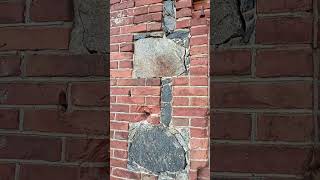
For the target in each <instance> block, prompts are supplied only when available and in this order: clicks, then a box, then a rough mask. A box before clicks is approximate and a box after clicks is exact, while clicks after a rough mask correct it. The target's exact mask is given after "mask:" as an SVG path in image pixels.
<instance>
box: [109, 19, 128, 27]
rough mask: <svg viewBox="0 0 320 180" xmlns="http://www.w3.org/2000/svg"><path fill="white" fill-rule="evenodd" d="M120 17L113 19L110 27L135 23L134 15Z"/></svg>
mask: <svg viewBox="0 0 320 180" xmlns="http://www.w3.org/2000/svg"><path fill="white" fill-rule="evenodd" d="M120 18H121V19H120ZM120 18H114V19H111V20H110V27H119V26H125V25H130V24H133V17H120Z"/></svg>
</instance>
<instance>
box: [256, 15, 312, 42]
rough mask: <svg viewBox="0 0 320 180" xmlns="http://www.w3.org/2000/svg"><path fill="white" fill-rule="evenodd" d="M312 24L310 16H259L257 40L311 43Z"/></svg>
mask: <svg viewBox="0 0 320 180" xmlns="http://www.w3.org/2000/svg"><path fill="white" fill-rule="evenodd" d="M312 24H313V23H312V18H308V17H283V18H279V17H264V18H258V20H257V25H256V42H257V43H258V44H292V43H311V41H312V29H313V28H312ZM293 27H294V28H293Z"/></svg>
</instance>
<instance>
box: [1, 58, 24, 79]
mask: <svg viewBox="0 0 320 180" xmlns="http://www.w3.org/2000/svg"><path fill="white" fill-rule="evenodd" d="M20 74H21V70H20V57H19V56H15V55H10V56H0V76H2V77H5V76H19V75H20Z"/></svg>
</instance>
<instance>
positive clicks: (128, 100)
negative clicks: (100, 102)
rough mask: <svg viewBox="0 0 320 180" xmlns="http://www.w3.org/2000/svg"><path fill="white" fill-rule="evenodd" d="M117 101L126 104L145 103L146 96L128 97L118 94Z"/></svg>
mask: <svg viewBox="0 0 320 180" xmlns="http://www.w3.org/2000/svg"><path fill="white" fill-rule="evenodd" d="M117 103H124V104H144V103H145V102H144V97H126V96H118V97H117Z"/></svg>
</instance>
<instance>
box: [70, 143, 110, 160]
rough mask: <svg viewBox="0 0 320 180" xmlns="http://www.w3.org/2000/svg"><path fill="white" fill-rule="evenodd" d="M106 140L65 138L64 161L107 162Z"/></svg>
mask: <svg viewBox="0 0 320 180" xmlns="http://www.w3.org/2000/svg"><path fill="white" fill-rule="evenodd" d="M108 149H109V148H108V142H107V140H106V139H70V138H69V139H67V141H66V161H68V162H107V161H108V157H107V155H108V154H107V151H108Z"/></svg>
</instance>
